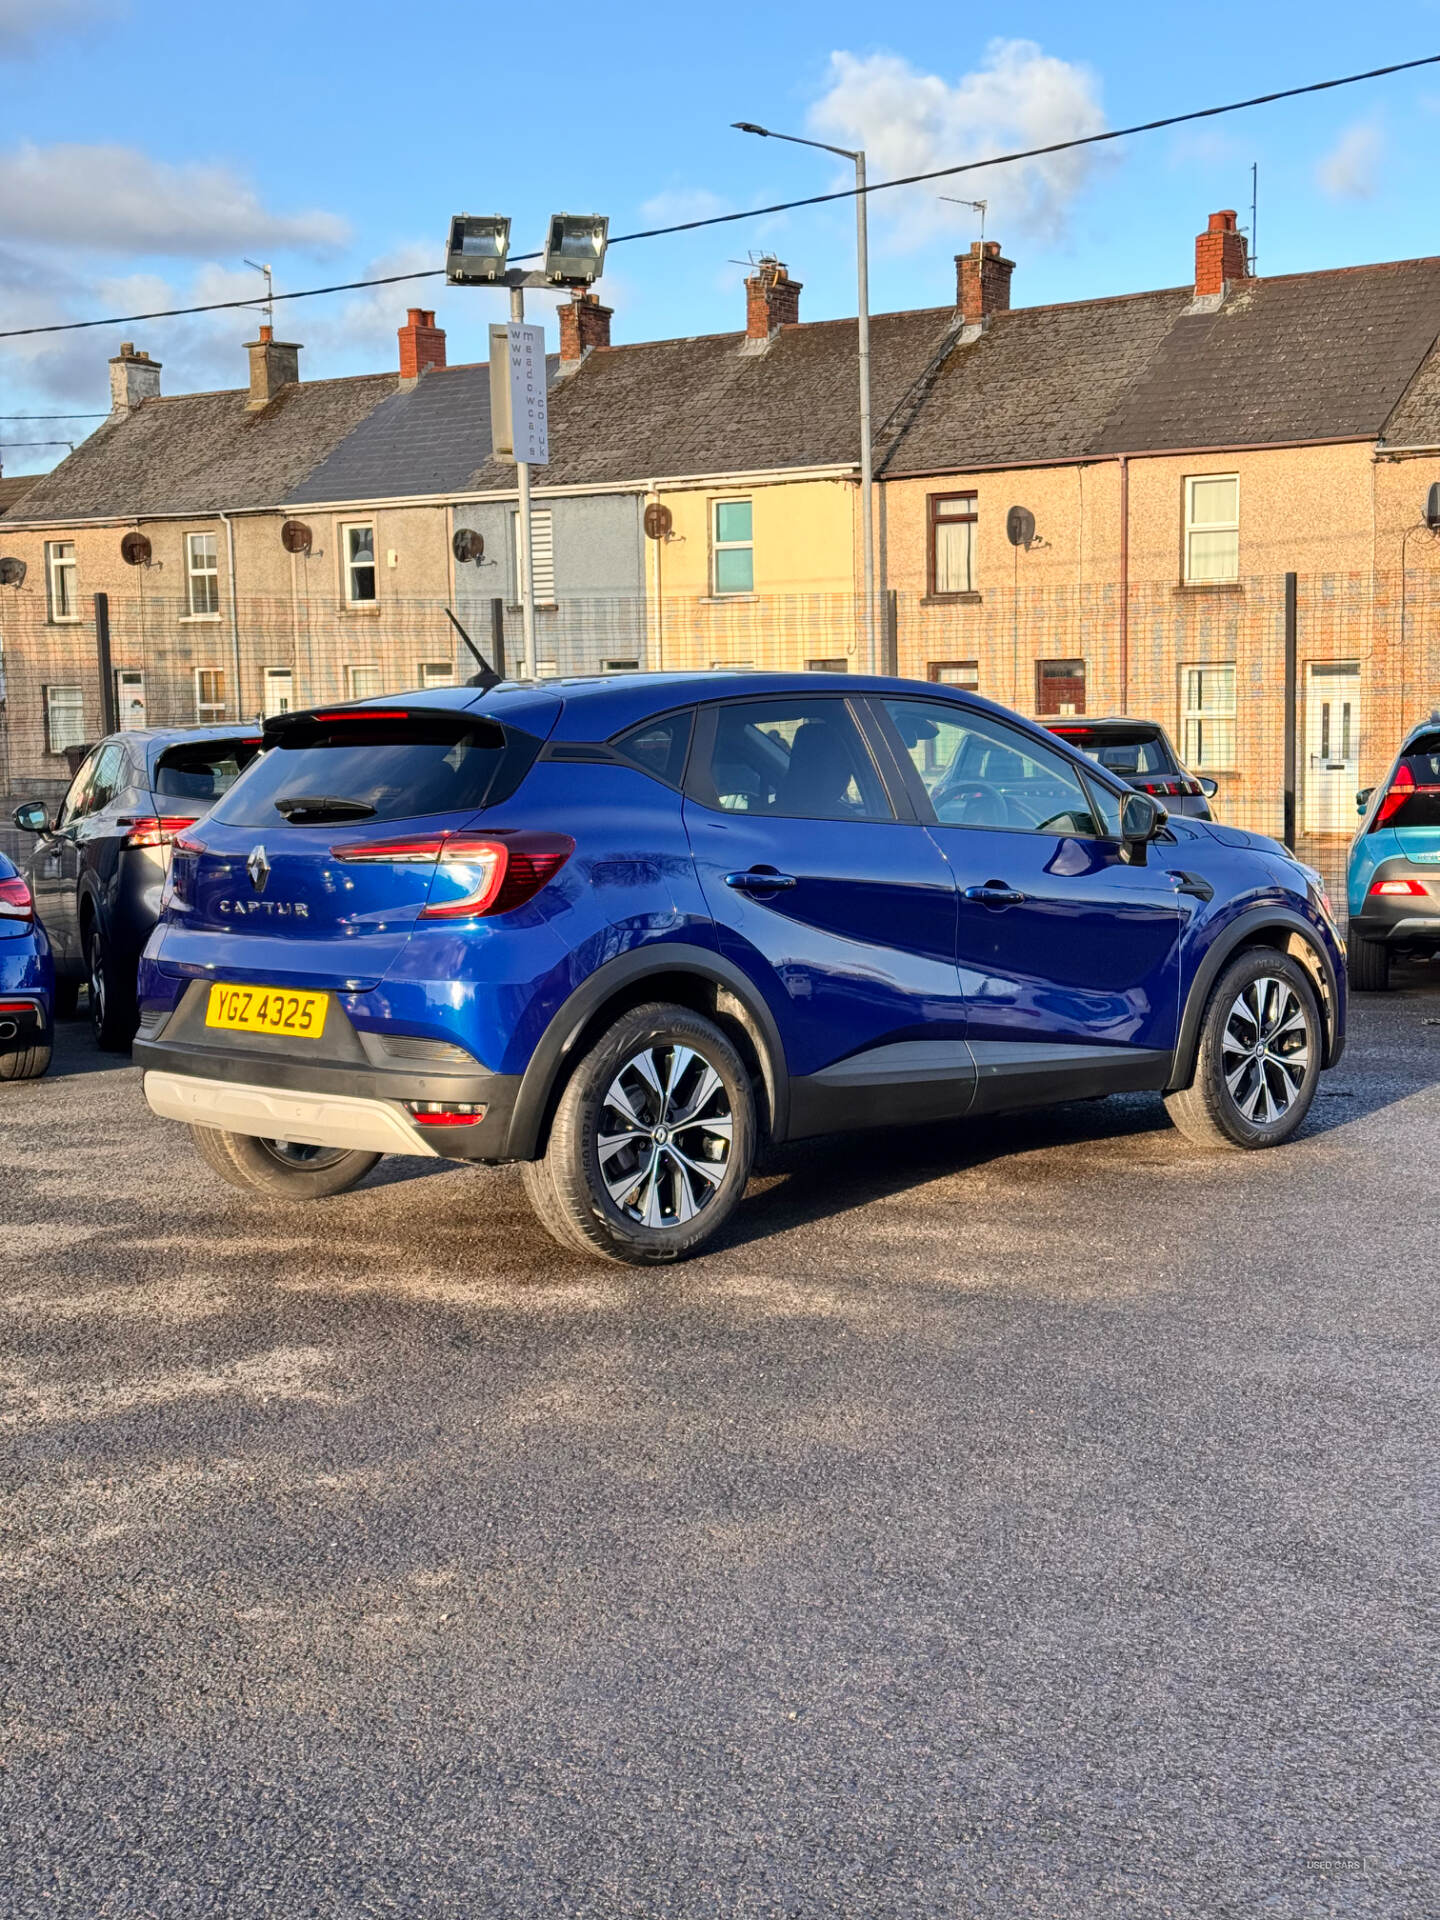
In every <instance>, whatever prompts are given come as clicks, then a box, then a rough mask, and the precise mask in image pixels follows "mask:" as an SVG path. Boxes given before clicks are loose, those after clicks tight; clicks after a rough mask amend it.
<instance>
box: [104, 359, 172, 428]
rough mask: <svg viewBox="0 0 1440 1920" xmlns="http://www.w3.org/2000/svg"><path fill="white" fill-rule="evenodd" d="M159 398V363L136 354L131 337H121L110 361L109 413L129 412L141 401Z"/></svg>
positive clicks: (113, 414)
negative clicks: (118, 347)
mask: <svg viewBox="0 0 1440 1920" xmlns="http://www.w3.org/2000/svg"><path fill="white" fill-rule="evenodd" d="M159 398H160V362H159V361H158V360H152V359H151V358H150V356H149V354H148V353H137V352H136V351H135V343H134V341H133V340H124V341H122V342H121V344H120V351H119V353H117V354H116V355H115V358H114V359H113V360H112V361H111V362H110V413H111V417H112V418H114V417H116V416H118V415H120V414H126V413H133V412H134V410H135V408H136V407H138V406H139V405H140V404H141V402H142V401H144V400H158V399H159Z"/></svg>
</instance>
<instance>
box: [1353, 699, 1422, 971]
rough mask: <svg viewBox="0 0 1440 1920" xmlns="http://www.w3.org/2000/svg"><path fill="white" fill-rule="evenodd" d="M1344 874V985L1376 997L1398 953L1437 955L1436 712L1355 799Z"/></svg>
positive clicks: (1413, 733) (1406, 740)
mask: <svg viewBox="0 0 1440 1920" xmlns="http://www.w3.org/2000/svg"><path fill="white" fill-rule="evenodd" d="M1355 801H1356V806H1357V808H1358V810H1359V812H1360V814H1361V822H1360V831H1359V832H1358V833H1357V834H1356V836H1355V838H1354V840H1353V841H1352V842H1351V844H1350V865H1349V871H1348V876H1347V891H1348V894H1349V902H1348V904H1349V908H1350V926H1349V931H1348V941H1349V949H1350V984H1351V986H1352V987H1355V988H1356V989H1357V990H1358V991H1359V992H1361V993H1383V992H1384V991H1385V989H1386V988H1387V987H1388V986H1389V985H1390V962H1391V960H1392V959H1393V958H1394V957H1395V956H1396V955H1397V954H1414V955H1416V956H1417V957H1420V958H1425V959H1429V958H1430V957H1431V956H1432V955H1434V954H1437V953H1440V712H1437V713H1433V714H1432V715H1431V716H1430V718H1429V719H1428V720H1427V721H1426V722H1425V723H1424V724H1423V725H1422V726H1418V727H1415V728H1413V729H1412V730H1411V732H1410V733H1409V734H1408V735H1407V736H1406V738H1405V740H1404V741H1403V743H1402V744H1401V748H1400V752H1399V755H1398V756H1397V758H1396V761H1395V764H1394V766H1393V767H1392V768H1391V769H1390V773H1389V776H1388V778H1386V779H1385V780H1383V781H1381V783H1380V785H1379V786H1378V787H1368V788H1366V790H1365V791H1364V792H1363V793H1358V794H1356V796H1355Z"/></svg>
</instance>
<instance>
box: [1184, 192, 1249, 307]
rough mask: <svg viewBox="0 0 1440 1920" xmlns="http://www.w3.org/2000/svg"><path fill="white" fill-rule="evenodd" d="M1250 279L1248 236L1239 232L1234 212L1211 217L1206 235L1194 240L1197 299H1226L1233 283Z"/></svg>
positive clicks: (1226, 208)
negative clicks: (1227, 290)
mask: <svg viewBox="0 0 1440 1920" xmlns="http://www.w3.org/2000/svg"><path fill="white" fill-rule="evenodd" d="M1249 278H1250V260H1249V249H1248V248H1247V247H1246V244H1245V236H1244V234H1243V233H1240V232H1238V231H1237V230H1236V226H1235V211H1234V208H1233V207H1225V208H1223V209H1222V210H1221V211H1220V212H1219V213H1212V214H1211V216H1210V218H1209V221H1208V222H1207V224H1206V228H1205V231H1204V233H1198V234H1196V236H1195V297H1196V299H1197V300H1200V299H1206V298H1214V297H1215V296H1216V295H1217V294H1218V295H1223V294H1224V292H1225V288H1226V286H1227V285H1228V284H1229V283H1230V282H1231V281H1235V280H1248V279H1249Z"/></svg>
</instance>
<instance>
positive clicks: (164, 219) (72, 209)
mask: <svg viewBox="0 0 1440 1920" xmlns="http://www.w3.org/2000/svg"><path fill="white" fill-rule="evenodd" d="M347 233H348V228H347V226H346V223H345V221H344V220H342V219H340V218H339V217H338V216H337V215H335V214H332V213H324V212H320V211H313V212H304V213H277V212H275V211H274V210H273V209H271V208H268V207H266V206H264V205H263V204H262V203H261V200H260V198H259V195H258V194H257V193H256V191H255V189H254V187H253V186H251V185H250V183H249V182H248V181H247V180H244V179H242V178H241V177H240V175H239V174H237V173H235V172H234V171H233V170H232V169H231V168H229V167H227V166H224V165H221V164H218V163H215V162H203V161H186V162H185V163H183V164H181V165H178V166H177V165H172V164H171V163H170V162H168V161H165V160H153V159H151V158H150V156H149V155H148V154H144V153H141V152H140V151H138V149H136V148H134V147H120V146H94V147H87V146H78V145H68V144H60V145H56V146H49V147H41V146H35V145H33V144H32V143H30V142H28V141H26V142H22V144H21V145H20V146H18V147H17V148H15V149H14V150H13V151H12V152H10V153H8V154H4V155H0V237H3V238H4V239H8V240H24V241H30V242H32V243H33V242H40V243H41V244H45V245H51V246H68V247H79V246H84V247H90V248H94V249H98V250H102V251H105V252H112V253H150V254H157V253H158V254H179V255H186V254H189V255H196V256H203V255H206V254H213V253H215V252H217V251H224V252H236V253H243V252H246V251H253V250H254V249H256V248H261V249H266V248H280V247H286V246H290V247H303V248H307V249H310V250H323V249H328V248H331V247H336V246H339V245H340V244H341V243H342V242H343V241H344V240H345V238H346V236H347Z"/></svg>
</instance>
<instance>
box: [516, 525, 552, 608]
mask: <svg viewBox="0 0 1440 1920" xmlns="http://www.w3.org/2000/svg"><path fill="white" fill-rule="evenodd" d="M510 521H511V534H510V550H511V552H512V553H513V554H514V556H515V602H516V604H517V605H518V604H519V602H520V597H521V595H520V516H519V514H518V513H512V514H511V516H510ZM530 546H531V554H530V579H531V582H532V583H533V586H534V590H535V604H536V606H537V607H553V606H554V604H555V527H554V521H553V519H552V517H551V513H550V509H549V507H532V508H531V510H530Z"/></svg>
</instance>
